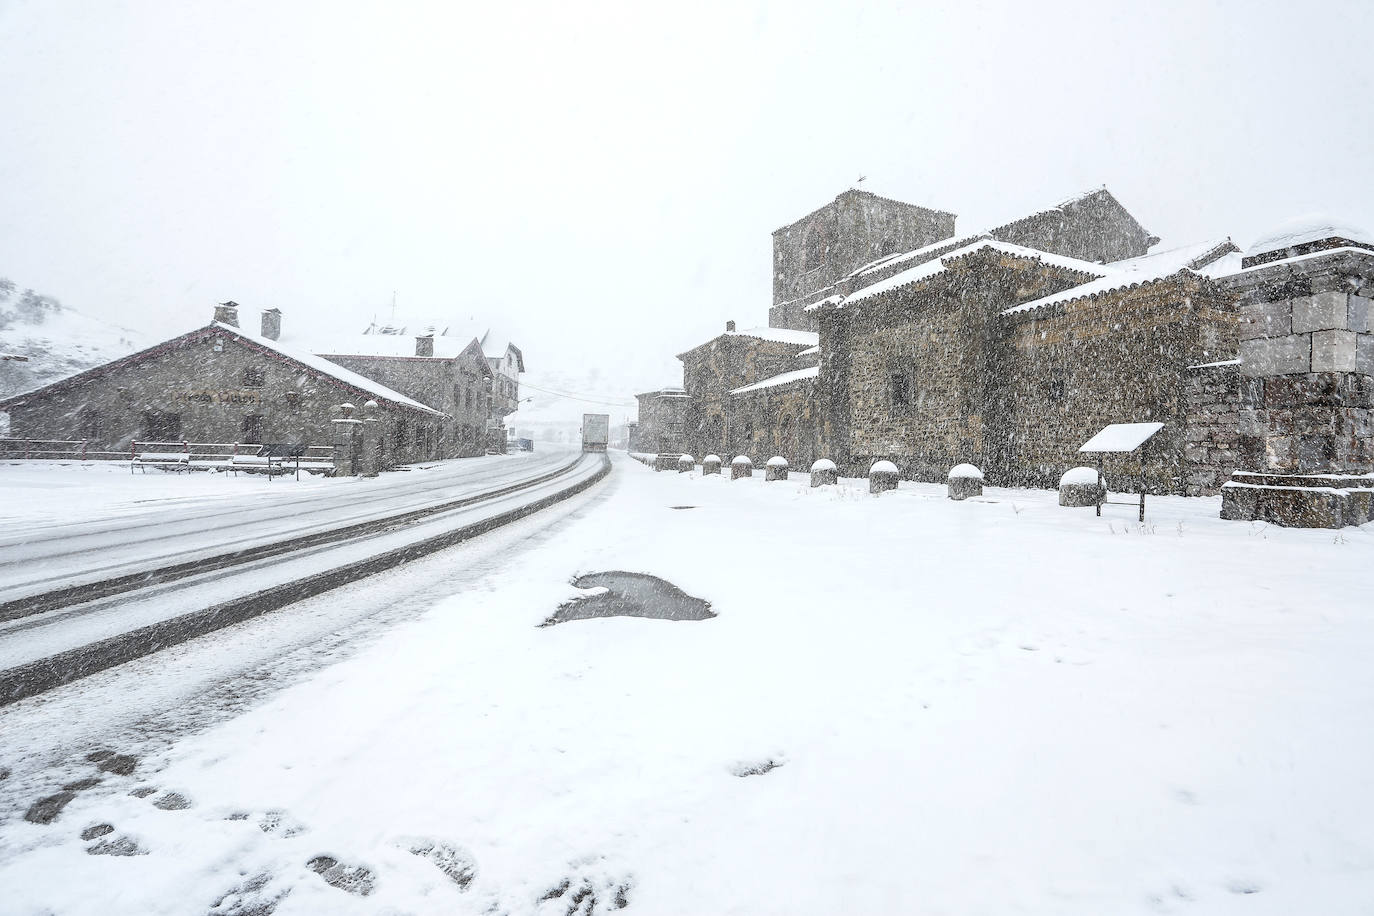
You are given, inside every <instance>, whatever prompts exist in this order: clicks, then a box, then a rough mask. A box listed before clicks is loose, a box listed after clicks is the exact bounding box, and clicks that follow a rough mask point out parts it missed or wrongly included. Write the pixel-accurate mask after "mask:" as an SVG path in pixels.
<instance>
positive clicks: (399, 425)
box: [396, 420, 410, 449]
mask: <svg viewBox="0 0 1374 916" xmlns="http://www.w3.org/2000/svg"><path fill="white" fill-rule="evenodd" d="M409 445H410V427H408V426H406V421H405V420H397V421H396V447H397V448H398V449H399V448H406V447H407V446H409Z"/></svg>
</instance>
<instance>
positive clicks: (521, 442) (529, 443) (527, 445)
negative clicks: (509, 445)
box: [515, 439, 534, 452]
mask: <svg viewBox="0 0 1374 916" xmlns="http://www.w3.org/2000/svg"><path fill="white" fill-rule="evenodd" d="M515 444H516V445H517V446H518V447H519V449H520V451H522V452H532V451H534V440H533V439H516V440H515Z"/></svg>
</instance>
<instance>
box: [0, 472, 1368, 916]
mask: <svg viewBox="0 0 1374 916" xmlns="http://www.w3.org/2000/svg"><path fill="white" fill-rule="evenodd" d="M126 475H127V469H126ZM217 482H218V481H217ZM252 483H255V484H261V485H262V486H264V487H265V486H267V484H266V482H265V481H253V482H252ZM272 485H273V486H275V485H276V484H275V483H274V484H272ZM583 498H585V499H586V500H587V501H588V504H589V505H590V506H591V508H590V509H589V511H586V512H584V513H581V514H580V515H579V516H577V517H574V518H572V519H571V521H567V522H566V523H560V525H559V527H557V528H556V530H554V531H553V532H552V533H551V534H549V535H548V536H547V537H546V538H545V539H544V540H543V541H542V542H541V543H540V544H539V549H537V550H529V551H521V550H518V549H513V550H512V552H511V554H510V560H509V562H508V563H506V564H504V565H497V566H493V567H491V568H490V569H488V570H486V571H485V572H483V573H482V574H481V575H478V576H476V577H475V578H474V577H467V578H465V579H464V582H465V584H464V587H463V588H462V589H461V591H458V590H457V588H456V587H455V591H458V593H455V594H451V595H450V596H448V597H439V598H431V600H432V602H433V603H432V606H431V607H429V608H428V609H427V610H425V611H423V612H420V613H418V614H416V615H414V616H413V617H411V618H409V619H407V620H405V621H403V622H399V623H397V624H396V625H394V626H392V627H391V628H389V629H388V630H386V631H385V632H384V633H383V635H381V636H380V637H379V638H376V639H374V640H372V641H371V642H370V643H369V644H367V645H366V646H364V647H362V648H360V649H359V650H358V651H356V652H354V653H353V654H351V655H350V656H349V657H347V658H344V659H343V660H340V661H338V662H337V663H336V664H332V665H330V666H327V667H323V668H321V669H319V670H318V671H316V672H314V673H313V674H309V675H307V676H305V677H302V678H300V679H299V680H298V681H297V682H295V683H294V684H292V685H290V686H287V687H285V688H283V689H281V690H278V691H275V692H272V693H269V694H266V695H265V696H262V697H260V698H257V699H254V700H253V701H252V702H245V703H244V704H243V705H244V706H245V707H246V708H244V709H243V710H242V711H240V712H237V713H236V714H234V715H232V716H229V717H226V718H224V719H222V721H219V722H217V723H215V724H211V725H209V726H207V727H205V728H203V729H200V730H197V731H194V732H192V733H189V734H187V735H186V736H185V737H183V738H181V739H180V740H177V741H175V742H173V743H172V744H171V745H170V746H168V747H166V748H164V749H162V750H160V751H158V752H157V753H156V754H149V755H147V756H144V757H143V758H142V759H141V760H140V761H139V762H138V765H137V768H136V769H135V770H134V771H133V772H132V773H127V774H123V775H121V774H119V773H118V772H115V773H106V774H103V775H102V776H101V778H102V781H101V782H100V784H99V785H97V786H95V787H94V788H90V789H86V790H84V791H78V793H77V794H76V797H75V798H74V800H72V801H71V802H70V804H69V805H68V806H67V808H66V809H65V810H64V811H63V812H62V814H61V815H60V817H58V818H57V819H56V820H55V821H54V822H53V823H51V824H49V825H37V824H31V823H27V822H24V821H22V820H19V819H18V818H17V817H13V816H9V819H8V820H7V821H5V822H4V823H3V824H0V888H3V889H4V890H3V894H0V913H4V914H6V916H8V914H37V913H59V914H86V913H90V914H96V913H99V914H109V913H129V914H134V913H138V914H162V913H166V914H174V913H175V914H181V913H206V912H209V913H240V914H245V913H249V912H267V911H268V910H265V909H253V907H255V906H262V905H264V904H267V903H268V902H269V901H276V909H275V912H276V913H277V914H279V916H289V914H307V913H331V914H333V913H338V914H350V913H360V914H361V913H368V914H382V913H388V914H390V913H472V914H501V913H506V914H511V916H517V914H541V916H542V914H555V913H557V914H567V913H582V914H590V913H592V912H595V913H603V912H609V911H615V910H617V909H618V908H621V905H622V904H624V905H625V906H624V908H625V909H626V910H627V912H630V913H646V914H683V916H704V914H749V916H757V914H774V913H776V914H793V916H795V914H836V913H847V914H880V913H881V914H888V913H922V914H930V913H935V914H939V913H947V914H983V913H986V914H1006V913H1035V914H1084V916H1087V914H1093V916H1099V914H1106V913H1111V914H1126V913H1198V914H1202V913H1207V914H1213V913H1221V914H1231V913H1236V914H1242V913H1243V914H1261V913H1263V914H1294V913H1321V914H1338V913H1369V912H1371V910H1372V909H1374V767H1371V766H1370V761H1371V758H1374V733H1372V732H1371V729H1369V728H1368V721H1369V716H1370V710H1371V709H1374V666H1371V665H1370V663H1369V660H1370V659H1371V658H1372V657H1374V577H1371V576H1370V569H1371V566H1372V564H1374V527H1371V526H1365V527H1364V528H1362V529H1346V530H1345V531H1343V532H1331V531H1300V530H1286V529H1279V528H1274V527H1270V526H1267V525H1263V524H1242V523H1235V522H1223V521H1221V520H1220V519H1218V518H1217V517H1216V516H1217V511H1218V508H1219V501H1218V500H1215V499H1195V500H1184V499H1164V498H1161V499H1152V500H1151V502H1150V506H1149V516H1148V520H1147V521H1146V522H1145V523H1144V524H1143V525H1141V524H1139V523H1137V522H1136V521H1135V514H1134V511H1135V510H1134V509H1133V508H1132V507H1110V508H1108V509H1107V510H1104V511H1105V512H1106V513H1107V517H1104V518H1101V519H1098V518H1095V517H1094V516H1093V512H1092V510H1091V509H1061V508H1059V507H1058V506H1057V505H1056V504H1055V494H1053V493H1051V492H1041V491H1010V490H994V489H990V490H989V491H988V493H987V496H986V497H984V498H983V499H974V500H969V501H967V502H963V503H954V502H950V501H948V500H946V499H944V497H943V487H937V486H931V485H921V484H910V483H903V484H902V486H901V488H900V489H899V490H898V491H897V492H895V493H888V494H884V495H883V496H881V497H878V498H874V497H870V496H869V495H868V494H867V493H866V492H865V490H864V489H863V484H862V482H856V481H846V482H845V484H844V485H843V486H841V487H839V488H830V489H825V490H811V489H809V488H808V487H807V486H806V480H805V476H804V475H801V474H794V475H793V479H792V480H791V481H790V482H787V483H764V482H763V479H762V474H761V473H760V474H759V476H756V477H754V478H752V479H749V480H741V481H734V482H731V481H729V480H728V479H725V478H723V477H710V478H702V477H700V476H698V474H692V475H677V474H673V473H654V472H653V471H651V470H650V469H648V468H646V467H643V466H641V465H638V464H635V463H633V462H630V461H628V460H623V459H622V460H618V461H617V468H616V472H615V473H614V474H613V475H612V477H611V478H610V479H609V480H608V481H607V483H605V484H602V485H601V486H599V487H598V488H596V490H595V491H593V493H591V494H589V495H588V496H586V497H583ZM674 507H679V508H674ZM687 507H690V508H687ZM454 556H455V557H461V556H463V555H462V554H455V555H454ZM442 557H443V555H438V556H437V557H434V558H430V560H427V561H425V562H426V563H428V564H430V565H429V566H428V567H426V568H427V569H433V568H435V567H434V565H433V564H434V563H436V562H442ZM452 562H455V563H457V562H461V560H460V559H455V560H453V561H452ZM604 570H629V571H636V572H644V573H651V574H653V575H656V576H659V577H662V578H663V579H666V580H668V581H669V582H671V583H673V584H674V585H676V586H678V587H679V588H681V589H682V590H684V591H685V592H687V593H688V594H689V595H693V596H697V597H700V598H704V599H706V600H708V601H710V602H711V603H712V609H713V610H714V611H715V612H716V614H717V615H718V616H717V617H715V618H713V619H708V620H701V621H681V622H675V621H662V620H650V619H637V618H613V619H595V620H580V621H572V622H568V623H564V624H559V625H557V626H552V627H542V628H541V627H540V626H539V624H540V623H541V622H542V621H544V620H545V619H546V618H547V617H548V616H549V615H550V614H552V613H553V612H554V610H555V609H556V608H557V607H558V605H559V604H560V603H562V602H565V601H567V600H569V599H570V598H573V597H574V596H576V595H577V594H578V590H577V589H576V588H574V587H573V586H571V585H570V584H569V580H570V579H571V578H572V577H574V576H576V575H579V574H584V573H590V572H598V571H604ZM464 573H465V570H462V569H458V568H455V570H454V577H455V580H457V579H459V578H462V577H463V575H464ZM289 613H291V612H290V611H289V610H288V611H283V612H279V614H289ZM232 638H233V634H232V633H230V631H224V632H223V633H222V634H216V635H215V636H212V637H208V638H207V639H206V640H201V641H199V642H201V643H204V644H210V645H213V642H212V641H213V640H216V639H221V640H230V639H232ZM181 648H184V647H181ZM113 674H114V672H106V673H105V675H102V676H108V675H113ZM74 686H76V685H74ZM45 702H48V701H45ZM51 702H60V698H58V699H56V700H53V701H51ZM38 705H41V704H38ZM35 710H37V706H35ZM28 714H29V711H28V710H26V708H25V704H19V706H16V707H11V708H10V709H7V710H4V711H0V734H2V733H3V731H4V727H5V726H6V725H8V726H10V727H13V728H16V729H17V728H20V727H22V726H23V724H24V722H25V716H26V715H28ZM102 748H104V749H110V748H107V747H106V745H104V744H101V743H99V741H98V738H97V737H95V736H93V737H92V739H91V743H90V744H89V745H87V746H86V747H84V748H82V751H83V752H84V751H86V750H90V751H95V750H98V749H102ZM113 750H115V751H120V752H123V751H126V750H133V749H126V748H113ZM78 759H79V758H78ZM6 762H7V761H6V760H5V758H4V748H3V743H0V765H2V764H5V763H6ZM83 766H85V767H87V768H88V769H89V773H90V775H101V774H97V773H96V769H95V764H94V763H91V764H83ZM57 789H58V786H57V785H53V786H51V787H50V789H49V790H50V791H54V792H55V791H57ZM27 801H28V799H27V798H26V799H25V800H24V803H25V804H26V803H27ZM19 810H20V811H21V812H22V806H21V807H20V808H19ZM7 816H8V815H7ZM98 825H109V826H110V827H111V828H112V829H110V830H109V831H105V832H103V835H101V836H96V835H95V834H96V832H98V831H95V830H90V828H94V827H97V826H98ZM83 831H89V832H88V835H89V836H91V838H90V839H88V840H83V839H81V836H80V835H81V834H82V832H83ZM100 831H104V827H100ZM121 851H122V852H125V853H129V852H133V853H136V854H132V855H117V854H115V855H102V854H88V853H100V852H121ZM320 857H327V859H321V858H320ZM308 863H314V865H313V867H311V866H310V865H308ZM319 872H322V874H320V873H319ZM326 879H328V881H332V882H334V884H333V885H332V884H331V883H327V880H326ZM334 885H344V886H347V887H349V888H351V889H352V890H353V891H364V890H366V891H367V893H366V894H361V893H349V892H346V891H345V890H342V889H340V888H339V887H337V886H334ZM593 900H594V902H593ZM216 904H217V905H216Z"/></svg>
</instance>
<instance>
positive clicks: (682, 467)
mask: <svg viewBox="0 0 1374 916" xmlns="http://www.w3.org/2000/svg"><path fill="white" fill-rule="evenodd" d="M696 466H697V460H696V459H695V458H693V457H692V456H691V455H678V456H677V472H678V473H679V474H686V473H688V472H690V471H691V470H692V468H694V467H696Z"/></svg>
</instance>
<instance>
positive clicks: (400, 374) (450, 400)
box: [326, 351, 491, 458]
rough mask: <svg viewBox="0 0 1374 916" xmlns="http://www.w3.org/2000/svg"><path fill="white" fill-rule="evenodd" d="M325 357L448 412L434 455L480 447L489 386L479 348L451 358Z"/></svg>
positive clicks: (478, 451) (459, 454) (481, 450)
mask: <svg viewBox="0 0 1374 916" xmlns="http://www.w3.org/2000/svg"><path fill="white" fill-rule="evenodd" d="M326 358H327V359H328V360H329V361H330V362H333V363H336V364H338V365H340V366H343V367H344V368H345V369H350V370H352V371H354V372H356V373H358V374H359V375H362V376H366V377H367V378H370V379H372V380H373V381H375V382H379V383H381V384H383V385H385V386H386V387H388V388H390V389H392V390H393V391H397V392H400V393H401V394H404V395H405V396H406V397H408V398H413V399H414V400H416V401H419V402H420V403H421V404H426V405H428V406H430V407H433V408H434V409H436V410H440V411H442V412H444V413H446V414H448V415H449V417H451V418H452V419H450V420H448V421H446V423H445V424H444V429H443V432H442V436H441V442H440V443H438V448H437V449H436V451H435V453H434V455H432V456H430V457H442V458H450V457H452V458H464V457H471V456H474V455H482V454H485V453H486V446H487V434H486V426H487V417H489V416H490V415H491V413H490V404H491V388H490V385H489V383H488V381H487V372H488V370H487V369H486V360H485V358H484V357H483V356H482V354H481V352H480V351H477V352H475V353H471V354H469V353H464V354H463V355H462V356H458V357H456V358H453V359H443V358H436V357H422V356H357V355H347V356H344V355H331V356H328V357H326Z"/></svg>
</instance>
